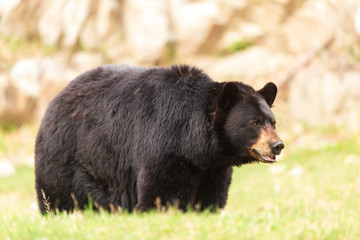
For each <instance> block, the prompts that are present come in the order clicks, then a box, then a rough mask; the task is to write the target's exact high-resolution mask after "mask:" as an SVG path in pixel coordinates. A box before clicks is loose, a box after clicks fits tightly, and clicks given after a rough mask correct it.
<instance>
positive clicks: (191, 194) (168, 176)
mask: <svg viewBox="0 0 360 240" xmlns="http://www.w3.org/2000/svg"><path fill="white" fill-rule="evenodd" d="M137 179H138V181H137V196H138V203H137V205H136V210H140V211H145V210H148V209H151V208H155V207H158V206H157V204H159V203H160V204H161V206H162V207H163V206H164V207H167V206H169V205H170V206H172V205H173V206H177V207H178V208H179V209H181V210H182V211H186V210H187V208H189V207H190V208H193V206H194V200H195V196H196V190H197V188H198V186H199V183H200V170H198V169H196V168H194V167H192V166H190V165H188V164H186V163H184V161H183V160H182V159H171V160H169V159H167V160H166V161H162V163H161V164H156V165H152V166H143V168H142V169H141V170H140V172H139V174H138V178H137Z"/></svg>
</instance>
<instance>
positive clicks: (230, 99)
mask: <svg viewBox="0 0 360 240" xmlns="http://www.w3.org/2000/svg"><path fill="white" fill-rule="evenodd" d="M238 98H239V89H238V87H237V86H236V84H235V83H232V82H227V83H225V84H224V85H223V87H222V89H221V92H220V94H219V95H218V96H217V104H218V108H219V109H223V110H224V109H227V108H229V107H232V106H233V105H234V104H235V103H236V102H237V100H238Z"/></svg>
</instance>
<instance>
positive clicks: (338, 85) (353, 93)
mask: <svg viewBox="0 0 360 240" xmlns="http://www.w3.org/2000/svg"><path fill="white" fill-rule="evenodd" d="M359 79H360V73H359V72H356V71H351V70H350V71H346V72H345V73H343V74H341V73H337V72H332V71H328V69H321V68H320V67H318V66H313V67H309V68H308V69H305V70H303V71H302V72H300V73H299V74H298V75H297V76H296V77H295V79H294V80H293V82H292V83H291V85H290V89H289V91H290V94H289V109H290V112H291V113H292V115H293V116H295V118H296V119H298V120H302V121H305V122H307V123H308V124H311V125H315V126H318V125H331V124H334V125H338V126H345V127H346V128H348V129H350V130H353V131H359V130H360V117H359V116H360V94H359V92H358V91H357V89H358V86H359ZM304 113H306V114H304Z"/></svg>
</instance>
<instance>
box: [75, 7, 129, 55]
mask: <svg viewBox="0 0 360 240" xmlns="http://www.w3.org/2000/svg"><path fill="white" fill-rule="evenodd" d="M96 3H97V4H93V5H92V9H91V12H92V13H93V14H90V15H89V17H88V19H87V20H86V23H85V25H84V28H83V30H82V31H81V35H80V41H81V43H82V44H83V46H84V47H85V48H89V49H96V48H99V47H100V48H105V49H104V50H105V51H107V49H108V48H110V47H111V48H112V45H116V44H120V43H121V39H123V38H124V37H123V34H124V33H123V21H122V10H123V7H124V6H123V5H122V4H121V2H119V1H117V0H98V1H96ZM105 42H106V43H107V44H104V43H105ZM99 43H102V44H101V45H100V46H99ZM109 43H110V46H109ZM111 50H113V49H111Z"/></svg>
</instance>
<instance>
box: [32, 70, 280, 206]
mask: <svg viewBox="0 0 360 240" xmlns="http://www.w3.org/2000/svg"><path fill="white" fill-rule="evenodd" d="M268 92H270V94H273V91H264V92H262V93H261V94H263V95H260V92H255V90H254V89H253V88H251V87H250V86H247V85H245V84H242V83H238V82H232V83H227V84H224V83H217V82H214V81H212V80H211V79H210V78H209V77H208V76H207V75H206V74H204V73H203V72H202V71H201V70H199V69H197V68H190V67H189V66H186V65H183V66H173V67H171V68H137V67H127V66H114V65H107V66H103V67H99V68H97V69H94V70H91V71H88V72H86V73H84V74H82V75H80V76H79V77H77V78H76V79H75V80H74V81H72V82H71V83H70V84H69V85H68V86H67V87H66V88H65V89H64V90H63V91H61V92H60V93H59V94H58V95H57V96H56V97H55V98H54V100H53V101H52V102H51V103H50V104H49V107H48V109H47V111H46V113H45V116H44V118H43V121H42V124H41V126H40V129H39V132H38V135H37V139H36V146H35V174H36V191H37V197H38V203H39V206H40V210H41V212H42V213H45V212H46V210H53V211H54V210H56V209H58V210H60V211H62V210H66V211H72V210H73V209H74V206H75V205H78V207H79V208H81V209H82V208H84V207H85V206H86V205H87V204H88V197H89V196H90V197H91V198H92V199H93V201H94V202H96V203H98V204H99V205H100V206H101V207H103V208H105V209H108V210H110V206H111V205H112V206H114V207H115V208H117V207H122V208H124V209H126V210H128V211H132V210H133V209H134V208H136V209H139V210H146V209H149V208H153V207H155V199H156V198H159V199H160V201H161V203H162V204H163V205H165V204H168V203H170V204H175V203H177V204H179V207H180V209H183V210H185V209H186V208H187V207H188V206H190V207H194V206H196V205H200V206H201V209H205V208H214V207H220V208H223V207H224V206H225V204H226V200H227V197H228V189H229V185H230V183H231V175H232V167H233V166H234V165H241V164H244V163H248V162H252V161H254V160H255V159H253V158H252V157H251V156H250V155H249V154H248V152H247V151H246V149H247V147H248V146H249V145H250V144H252V143H253V142H254V141H256V139H257V135H258V132H256V130H253V129H250V128H249V127H248V124H249V123H248V122H249V121H250V120H251V119H252V117H254V116H258V115H261V114H262V113H261V109H260V108H259V106H258V105H259V103H258V102H259V99H260V98H265V99H266V98H267V96H266V94H268ZM275 95H276V93H275ZM274 98H275V96H274V95H272V96H270V101H271V103H272V102H273V99H274ZM270 101H269V102H270ZM234 116H235V117H234ZM72 195H73V196H72ZM44 199H47V201H45V202H46V204H44ZM74 199H76V201H75V203H74ZM48 205H50V207H49V206H48ZM48 208H50V209H48Z"/></svg>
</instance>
